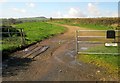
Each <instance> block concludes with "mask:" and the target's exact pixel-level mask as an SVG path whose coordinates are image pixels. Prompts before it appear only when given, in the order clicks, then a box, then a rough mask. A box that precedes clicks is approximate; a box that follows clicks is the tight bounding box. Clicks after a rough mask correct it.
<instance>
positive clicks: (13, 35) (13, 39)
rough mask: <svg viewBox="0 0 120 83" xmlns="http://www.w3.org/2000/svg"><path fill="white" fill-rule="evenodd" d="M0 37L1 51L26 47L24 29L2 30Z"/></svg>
mask: <svg viewBox="0 0 120 83" xmlns="http://www.w3.org/2000/svg"><path fill="white" fill-rule="evenodd" d="M0 35H1V37H2V38H1V39H0V44H1V45H2V48H1V50H2V49H8V48H14V47H21V46H24V45H26V41H25V32H24V31H23V29H22V28H17V29H16V28H12V29H11V28H2V30H1V31H0Z"/></svg>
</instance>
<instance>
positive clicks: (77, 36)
mask: <svg viewBox="0 0 120 83" xmlns="http://www.w3.org/2000/svg"><path fill="white" fill-rule="evenodd" d="M91 31H92V32H96V31H99V32H107V30H76V52H77V54H96V55H97V54H98V55H120V53H96V52H79V50H78V49H79V46H78V45H79V43H80V42H83V43H84V44H85V43H86V44H88V43H89V44H105V43H106V42H98V41H92V42H90V41H78V38H80V37H82V38H106V36H79V35H78V33H79V32H91ZM119 31H120V30H115V32H119ZM116 37H120V36H116ZM114 40H115V39H114ZM117 43H120V42H117Z"/></svg>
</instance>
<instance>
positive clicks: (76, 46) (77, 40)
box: [76, 30, 78, 54]
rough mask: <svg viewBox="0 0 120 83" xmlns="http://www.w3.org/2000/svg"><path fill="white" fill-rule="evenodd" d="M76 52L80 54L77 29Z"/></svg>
mask: <svg viewBox="0 0 120 83" xmlns="http://www.w3.org/2000/svg"><path fill="white" fill-rule="evenodd" d="M76 53H77V54H78V31H77V30H76Z"/></svg>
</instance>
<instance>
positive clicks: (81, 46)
mask: <svg viewBox="0 0 120 83" xmlns="http://www.w3.org/2000/svg"><path fill="white" fill-rule="evenodd" d="M119 40H120V36H119V30H115V31H113V30H110V31H108V30H77V31H76V52H77V54H101V55H119V54H120V53H119V48H120V46H119V44H120V41H119Z"/></svg>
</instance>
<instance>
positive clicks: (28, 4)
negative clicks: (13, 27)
mask: <svg viewBox="0 0 120 83" xmlns="http://www.w3.org/2000/svg"><path fill="white" fill-rule="evenodd" d="M26 5H27V6H28V7H31V8H33V7H35V4H34V3H27V4H26Z"/></svg>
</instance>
